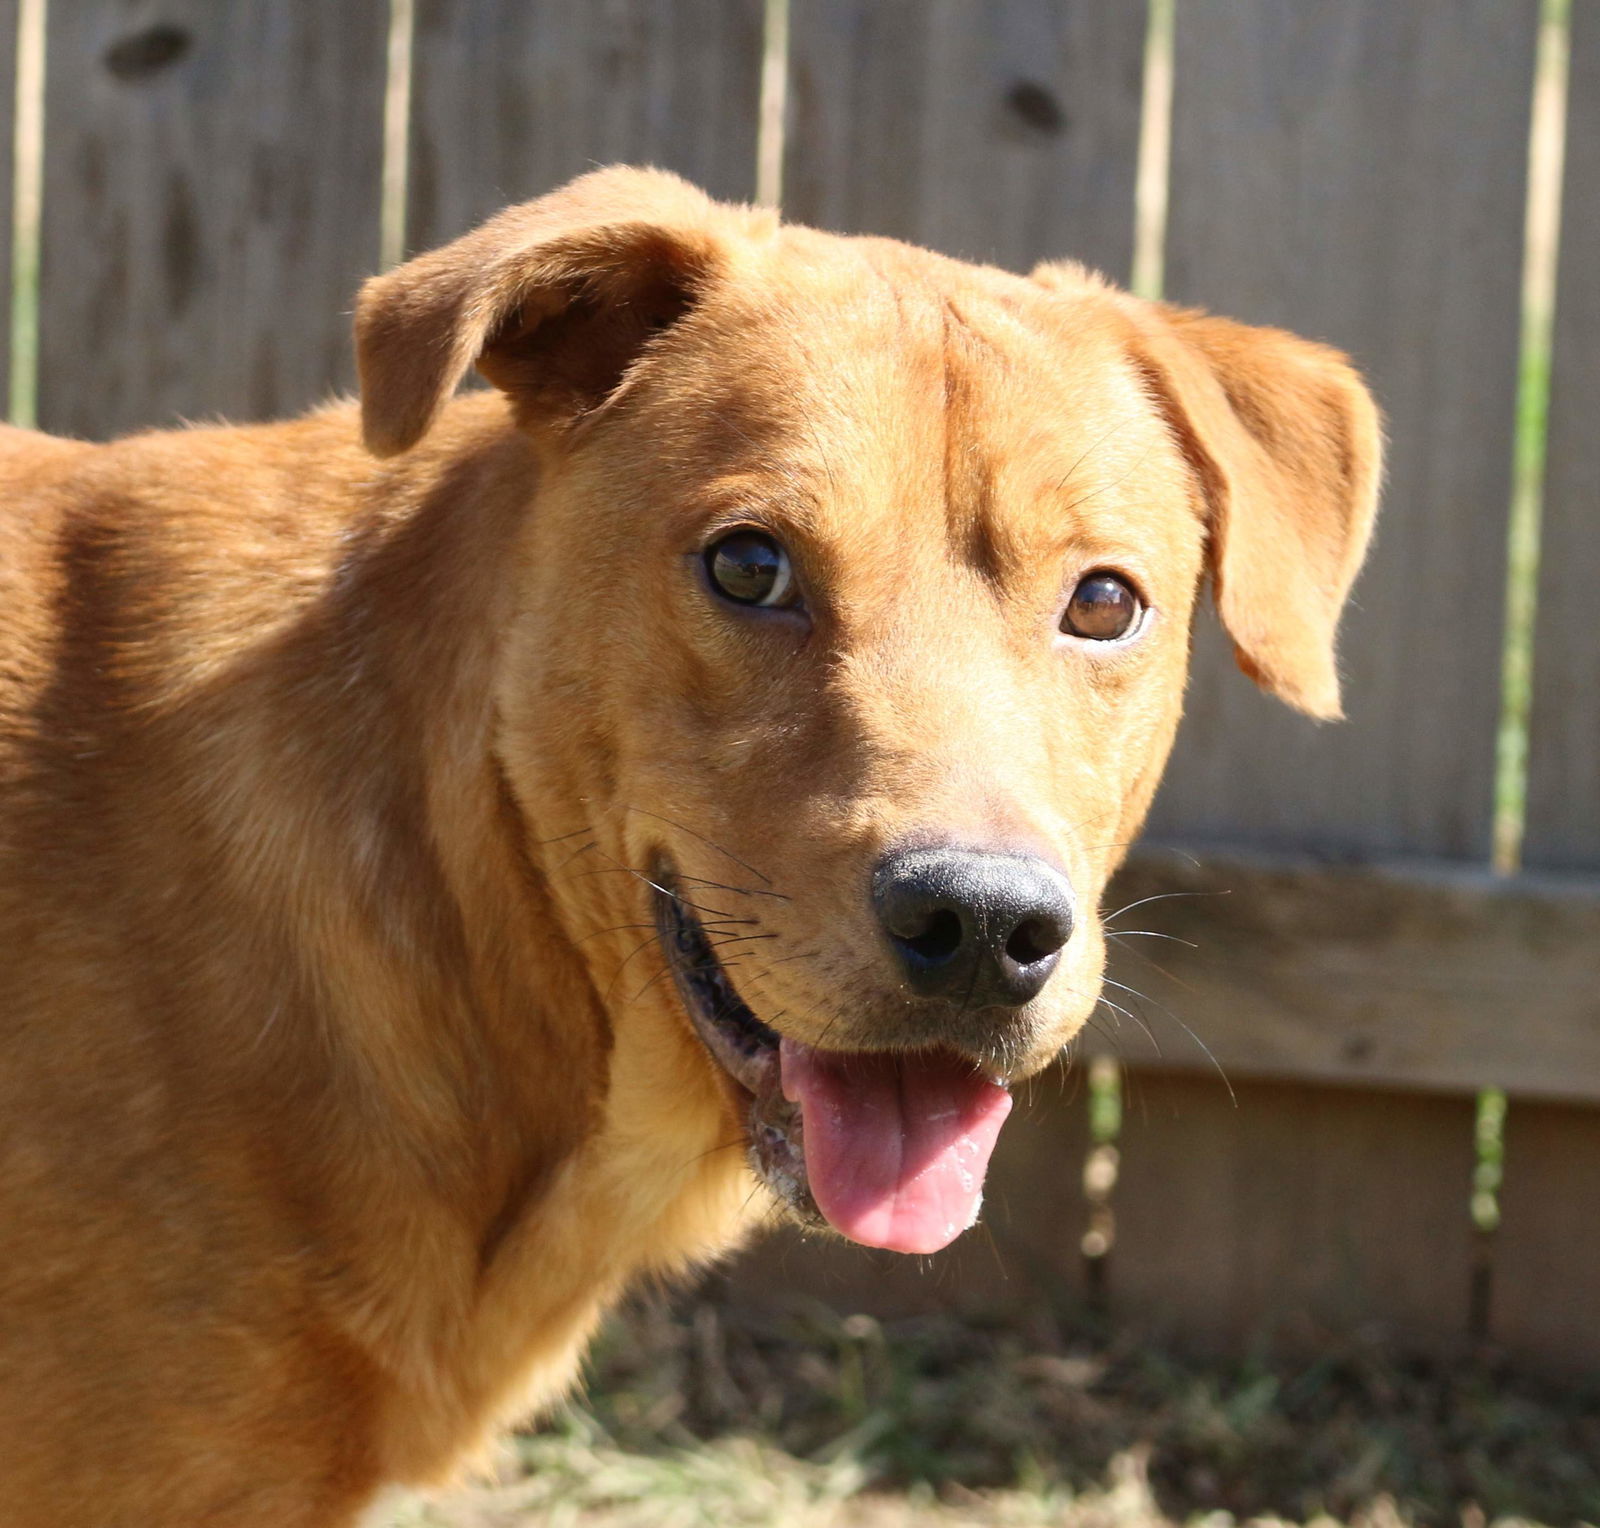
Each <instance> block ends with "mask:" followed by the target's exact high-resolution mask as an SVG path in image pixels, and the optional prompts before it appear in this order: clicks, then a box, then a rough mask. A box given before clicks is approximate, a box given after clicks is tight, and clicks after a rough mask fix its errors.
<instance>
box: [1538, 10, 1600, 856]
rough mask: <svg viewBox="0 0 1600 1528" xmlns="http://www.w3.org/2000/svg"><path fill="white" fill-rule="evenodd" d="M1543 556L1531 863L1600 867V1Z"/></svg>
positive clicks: (1583, 96)
mask: <svg viewBox="0 0 1600 1528" xmlns="http://www.w3.org/2000/svg"><path fill="white" fill-rule="evenodd" d="M1570 88H1571V94H1570V96H1569V110H1568V117H1567V167H1566V177H1565V178H1566V187H1565V195H1564V197H1563V200H1562V214H1561V215H1562V236H1561V265H1560V287H1559V290H1558V293H1557V297H1556V313H1555V353H1554V356H1553V376H1552V379H1551V386H1552V391H1551V402H1550V437H1549V442H1550V446H1549V458H1548V463H1547V469H1546V476H1545V507H1544V557H1543V559H1542V567H1541V579H1540V589H1539V619H1538V631H1537V634H1536V640H1535V644H1534V691H1533V715H1532V722H1531V727H1530V743H1529V746H1530V756H1529V781H1528V817H1527V840H1526V843H1525V846H1524V850H1525V853H1524V857H1525V859H1526V862H1527V863H1528V864H1530V865H1542V866H1550V867H1583V868H1585V869H1600V622H1597V621H1596V620H1595V590H1596V589H1597V588H1600V430H1597V429H1596V428H1595V421H1596V419H1597V418H1600V258H1597V256H1596V251H1600V7H1597V6H1594V5H1578V6H1574V7H1573V10H1572V74H1571V87H1570Z"/></svg>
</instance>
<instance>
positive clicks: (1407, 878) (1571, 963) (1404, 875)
mask: <svg viewBox="0 0 1600 1528" xmlns="http://www.w3.org/2000/svg"><path fill="white" fill-rule="evenodd" d="M1146 899H1153V900H1148V901H1147V900H1146ZM1154 899H1159V900H1154ZM1126 904H1143V905H1136V906H1134V907H1133V908H1132V909H1131V910H1130V911H1129V913H1128V914H1127V915H1126V916H1124V917H1114V918H1112V919H1111V920H1110V923H1111V925H1112V927H1113V928H1123V929H1142V930H1152V931H1154V932H1155V933H1157V934H1160V935H1165V936H1167V937H1165V938H1160V939H1152V938H1149V937H1147V936H1144V935H1138V936H1133V937H1129V938H1126V939H1122V940H1120V941H1113V943H1114V945H1115V947H1116V954H1115V955H1114V956H1113V960H1112V965H1111V974H1112V978H1113V980H1114V981H1116V982H1120V983H1122V984H1124V986H1125V987H1126V988H1132V989H1136V990H1137V993H1138V994H1139V995H1138V996H1135V995H1134V993H1132V992H1129V991H1126V990H1119V989H1118V988H1117V987H1112V988H1110V989H1109V990H1108V993H1107V995H1108V996H1109V997H1111V998H1113V999H1115V1000H1116V1001H1117V1002H1118V1003H1120V1004H1122V1005H1123V1006H1124V1007H1126V1008H1130V1009H1133V1010H1136V1011H1137V1012H1138V1013H1139V1014H1140V1016H1141V1017H1142V1018H1143V1020H1144V1021H1145V1023H1147V1024H1148V1025H1149V1026H1150V1029H1151V1031H1152V1033H1153V1035H1154V1036H1155V1037H1156V1039H1157V1040H1158V1041H1159V1042H1160V1045H1161V1056H1160V1058H1159V1059H1158V1058H1157V1057H1156V1056H1154V1055H1153V1050H1154V1045H1153V1042H1152V1040H1151V1038H1150V1037H1148V1036H1146V1035H1145V1034H1143V1033H1142V1032H1141V1030H1140V1029H1139V1027H1138V1025H1137V1023H1136V1022H1135V1021H1133V1020H1132V1019H1116V1016H1115V1014H1114V1013H1106V1014H1102V1015H1101V1016H1100V1017H1099V1019H1098V1020H1097V1021H1096V1022H1097V1024H1098V1025H1100V1026H1102V1028H1103V1029H1104V1030H1105V1033H1103V1034H1102V1033H1095V1034H1093V1035H1091V1037H1090V1040H1091V1043H1090V1046H1089V1048H1090V1049H1091V1050H1092V1051H1103V1050H1106V1049H1108V1048H1109V1049H1111V1050H1113V1051H1120V1052H1122V1053H1123V1054H1125V1055H1127V1056H1128V1057H1129V1058H1130V1059H1133V1060H1135V1061H1140V1062H1143V1061H1151V1062H1153V1063H1154V1064H1156V1065H1160V1066H1165V1067H1174V1068H1177V1067H1181V1068H1183V1069H1185V1070H1198V1071H1207V1070H1210V1069H1211V1068H1212V1066H1213V1063H1212V1060H1211V1055H1208V1053H1207V1052H1208V1050H1209V1052H1210V1053H1211V1054H1214V1055H1215V1056H1216V1058H1217V1060H1218V1061H1220V1062H1221V1064H1222V1065H1223V1066H1225V1067H1226V1068H1227V1069H1228V1071H1229V1072H1230V1074H1237V1075H1244V1076H1265V1077H1292V1078H1297V1079H1300V1080H1303V1081H1311V1080H1317V1079H1320V1080H1323V1081H1328V1082H1346V1083H1352V1084H1366V1085H1370V1086H1378V1087H1390V1088H1394V1087H1413V1088H1423V1089H1433V1088H1437V1089H1442V1090H1446V1091H1449V1090H1455V1091H1459V1092H1464V1091H1470V1090H1472V1089H1474V1088H1480V1087H1506V1088H1512V1089H1516V1090H1518V1091H1520V1092H1522V1093H1524V1094H1531V1095H1542V1096H1544V1097H1547V1098H1565V1099H1590V1100H1594V1101H1596V1102H1600V979H1597V977H1596V955H1595V951H1596V950H1597V949H1600V881H1589V882H1586V883H1583V882H1576V883H1568V882H1567V881H1566V880H1565V879H1563V878H1556V877H1546V878H1544V879H1542V880H1541V879H1540V878H1537V877H1533V876H1528V877H1523V878H1520V879H1517V880H1508V879H1506V878H1503V877H1496V876H1493V875H1491V874H1490V872H1488V871H1487V870H1483V871H1473V870H1468V869H1465V868H1462V867H1456V868H1454V869H1451V868H1448V867H1443V866H1438V865H1434V866H1431V867H1426V866H1415V867H1412V868H1411V869H1410V870H1409V871H1402V870H1401V869H1400V868H1393V869H1390V870H1385V871H1381V872H1380V871H1378V870H1373V869H1360V868H1352V867H1348V866H1346V867H1342V868H1341V867H1337V866H1316V865H1305V864H1296V863H1292V862H1274V861H1268V860H1255V861H1248V860H1243V859H1237V858H1236V859H1232V860H1226V859H1215V858H1212V859H1207V860H1206V861H1204V862H1203V863H1201V862H1196V861H1195V860H1193V859H1190V858H1188V857H1185V856H1176V855H1165V854H1161V853H1158V852H1156V851H1145V852H1143V853H1141V854H1140V855H1138V856H1137V857H1136V858H1135V859H1134V861H1133V862H1132V863H1130V864H1129V865H1128V866H1127V867H1126V868H1125V869H1124V871H1123V872H1122V874H1121V875H1120V876H1119V877H1118V878H1117V880H1116V882H1115V883H1114V885H1113V887H1112V889H1111V894H1110V899H1109V900H1108V902H1107V906H1108V907H1110V908H1118V907H1121V906H1124V905H1126ZM1174 941H1183V942H1174ZM1145 994H1148V997H1146V996H1145ZM1114 1019H1115V1020H1116V1021H1115V1023H1114V1024H1113V1020H1114ZM1185 1026H1187V1030H1190V1031H1193V1035H1191V1034H1190V1033H1188V1032H1186V1029H1185ZM1195 1037H1198V1038H1195ZM1200 1041H1204V1048H1203V1047H1202V1045H1201V1044H1200Z"/></svg>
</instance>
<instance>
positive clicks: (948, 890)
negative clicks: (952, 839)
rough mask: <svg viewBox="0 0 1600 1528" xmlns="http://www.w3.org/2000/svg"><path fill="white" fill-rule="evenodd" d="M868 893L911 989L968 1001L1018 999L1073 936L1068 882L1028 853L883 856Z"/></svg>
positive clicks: (986, 1004)
mask: <svg viewBox="0 0 1600 1528" xmlns="http://www.w3.org/2000/svg"><path fill="white" fill-rule="evenodd" d="M872 901H873V905H874V906H875V907H876V908H877V912H878V921H879V922H880V923H881V924H882V925H883V928H884V932H885V933H887V934H888V936H889V945H890V947H891V948H892V949H893V950H894V953H895V956H896V958H897V959H898V960H899V962H900V968H901V971H902V973H903V974H904V977H905V980H906V983H907V985H908V986H909V987H910V988H911V990H912V991H913V992H915V993H917V994H918V995H919V996H922V997H942V998H952V999H954V1000H956V1001H958V1002H960V1003H962V1005H963V1006H964V1007H968V1008H992V1007H1003V1008H1018V1007H1021V1005H1022V1004H1023V1003H1026V1002H1027V1001H1028V1000H1029V999H1030V998H1032V997H1035V996H1037V994H1038V992H1039V989H1040V988H1041V987H1043V986H1044V984H1045V982H1046V981H1048V980H1049V978H1050V973H1051V972H1052V971H1053V970H1055V968H1056V962H1057V960H1058V959H1059V958H1060V954H1061V947H1062V946H1063V945H1064V944H1066V942H1067V940H1068V939H1070V938H1071V937H1072V888H1071V886H1070V885H1068V883H1067V879H1066V877H1065V876H1064V875H1062V874H1061V873H1060V872H1059V871H1057V870H1053V869H1051V867H1050V866H1049V865H1047V864H1046V863H1045V862H1044V861H1043V860H1041V859H1035V858H1033V857H1032V856H1031V855H1021V854H974V853H971V852H969V851H967V850H963V849H912V850H909V851H906V852H904V853H899V854H891V855H888V856H886V857H885V858H884V859H883V861H882V862H881V863H880V864H879V866H878V868H877V870H876V871H875V872H874V873H873V877H872Z"/></svg>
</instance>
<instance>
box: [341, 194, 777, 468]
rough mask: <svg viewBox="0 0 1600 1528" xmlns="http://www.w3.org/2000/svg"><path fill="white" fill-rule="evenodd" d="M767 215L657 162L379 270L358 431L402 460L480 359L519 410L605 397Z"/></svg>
mask: <svg viewBox="0 0 1600 1528" xmlns="http://www.w3.org/2000/svg"><path fill="white" fill-rule="evenodd" d="M771 222H772V217H771V214H770V213H762V212H756V211H747V210H742V209H734V208H730V207H723V206H719V205H718V204H717V203H715V202H713V201H712V200H711V199H710V198H709V197H707V196H706V195H705V194H704V193H703V192H701V191H698V190H696V189H695V187H693V186H691V185H690V184H689V183H688V182H687V181H683V180H680V179H679V178H678V177H677V176H675V175H669V174H666V173H665V172H663V171H659V170H631V169H625V168H615V169H609V170H598V171H596V172H595V173H593V174H591V175H585V176H583V177H582V178H581V179H579V180H575V181H573V182H571V183H570V184H569V185H567V186H565V187H563V188H562V189H561V190H559V191H555V192H552V193H551V194H550V195H549V196H544V197H541V198H540V199H539V200H537V201H533V202H527V203H524V204H523V205H522V206H520V207H512V208H509V209H508V210H507V211H505V212H502V213H500V214H499V215H498V216H497V217H494V218H491V219H490V220H489V221H488V222H487V223H485V224H483V225H482V226H481V227H480V228H477V229H475V230H474V231H473V232H471V233H469V234H467V235H465V236H464V237H463V238H460V239H457V240H456V241H455V242H454V243H453V244H447V245H445V246H444V247H443V248H442V249H436V250H433V251H431V252H430V253H428V254H425V255H419V256H418V257H417V258H416V259H415V260H411V261H408V262H407V263H406V264H405V265H402V266H400V267H398V268H397V269H395V270H393V271H390V272H388V273H387V274H386V275H383V276H376V277H374V278H373V279H372V280H371V281H369V282H367V284H366V286H365V287H363V288H362V291H361V297H360V300H359V302H358V304H357V307H356V326H355V327H356V362H357V367H358V370H359V372H360V377H361V428H362V433H363V436H364V438H365V440H366V444H367V448H368V449H369V450H370V451H372V452H373V454H374V455H377V456H393V455H395V454H396V453H397V452H400V451H405V450H407V449H409V448H410V447H411V446H413V445H415V444H416V443H417V442H418V441H419V440H421V439H422V437H423V436H424V435H425V434H426V433H427V432H428V429H429V428H430V427H431V426H432V424H433V423H434V421H435V420H436V419H437V418H438V416H439V413H440V411H441V410H442V409H443V408H444V405H445V403H446V402H447V401H448V400H449V398H450V396H451V394H452V393H453V392H454V391H455V389H456V387H457V385H458V384H459V383H460V381H461V379H462V377H464V376H465V375H466V373H467V371H468V370H469V369H470V368H471V367H472V366H473V365H474V364H476V365H477V367H478V369H479V370H480V371H481V372H482V373H483V374H484V376H486V377H487V378H488V379H489V380H490V381H491V382H492V383H494V385H495V386H496V387H498V388H500V389H501V390H502V391H503V392H505V393H507V394H508V395H509V396H510V397H511V398H512V400H513V402H514V403H515V404H516V407H517V417H518V419H519V421H523V422H531V421H533V420H536V419H539V418H541V417H543V418H548V419H550V420H551V421H559V420H561V419H564V418H572V417H575V416H576V415H578V414H580V413H582V412H584V411H585V410H587V409H590V408H593V407H594V406H595V405H596V404H598V403H600V402H602V401H603V400H604V399H605V398H606V397H607V396H608V395H609V394H610V393H611V392H612V391H614V390H615V388H616V387H617V385H618V384H619V383H620V382H621V380H622V378H623V377H624V376H625V375H626V373H627V371H628V368H629V367H630V366H631V365H632V364H633V362H634V361H635V360H636V359H637V358H638V357H639V355H640V353H641V352H642V351H643V350H644V348H645V346H646V344H647V343H648V341H649V340H650V338H651V336H652V335H654V334H656V333H657V332H658V331H660V330H661V329H664V328H666V327H668V326H669V325H671V324H672V323H674V322H675V321H676V320H677V319H679V318H681V317H682V316H683V314H684V313H685V312H687V311H688V309H689V308H690V307H691V306H692V305H693V304H694V302H695V300H696V298H697V295H698V294H699V292H700V291H701V290H702V289H703V288H704V287H705V285H706V283H707V282H708V281H709V280H710V279H711V277H712V276H713V275H714V273H715V272H716V270H717V269H718V268H719V266H720V265H721V264H722V262H723V260H724V258H725V255H726V248H727V234H728V233H730V232H733V231H735V229H736V227H737V228H738V229H739V230H741V231H748V232H760V231H763V228H764V226H766V225H770V224H771Z"/></svg>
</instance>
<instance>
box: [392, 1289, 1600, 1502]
mask: <svg viewBox="0 0 1600 1528" xmlns="http://www.w3.org/2000/svg"><path fill="white" fill-rule="evenodd" d="M394 1521H395V1523H396V1524H397V1525H405V1528H511V1525H518V1528H526V1525H531V1524H540V1525H544V1524H572V1525H574V1528H602V1525H603V1528H699V1525H702V1524H704V1525H713V1524H714V1525H718V1528H724V1525H725V1528H742V1525H746V1524H749V1525H755V1524H774V1525H779V1524H781V1525H785V1528H791V1525H792V1528H822V1525H840V1528H899V1525H910V1524H913V1523H915V1524H924V1525H929V1528H956V1525H973V1528H977V1525H985V1528H988V1525H994V1528H999V1525H1008V1528H1024V1525H1034V1524H1040V1525H1042V1524H1051V1525H1067V1528H1101V1525H1104V1528H1152V1525H1155V1524H1159V1523H1178V1522H1189V1523H1200V1524H1203V1525H1205V1528H1222V1525H1225V1524H1228V1523H1234V1522H1240V1521H1254V1522H1261V1523H1267V1522H1302V1523H1311V1522H1318V1521H1320V1522H1322V1523H1324V1524H1326V1525H1328V1528H1333V1525H1334V1524H1335V1523H1341V1522H1342V1523H1349V1524H1352V1525H1363V1528H1390V1525H1394V1528H1398V1525H1400V1524H1402V1523H1404V1524H1436V1523H1437V1524H1443V1523H1463V1524H1465V1525H1467V1528H1481V1525H1485V1524H1487V1523H1489V1522H1491V1521H1493V1522H1501V1523H1512V1522H1521V1521H1529V1522H1542V1523H1548V1524H1567V1523H1578V1522H1588V1523H1591V1524H1592V1523H1600V1389H1592V1390H1589V1391H1582V1390H1572V1389H1567V1390H1562V1389H1559V1388H1556V1387H1551V1386H1548V1385H1539V1384H1536V1383H1534V1382H1532V1381H1530V1380H1527V1379H1525V1378H1521V1377H1518V1376H1515V1375H1512V1374H1510V1373H1508V1372H1506V1371H1505V1370H1504V1369H1503V1368H1501V1367H1498V1366H1497V1365H1496V1364H1495V1363H1494V1362H1493V1361H1492V1360H1490V1359H1487V1358H1484V1357H1481V1356H1480V1357H1477V1358H1474V1359H1471V1360H1462V1361H1461V1362H1458V1363H1454V1364H1445V1365H1441V1364H1424V1363H1401V1362H1397V1361H1395V1360H1394V1359H1393V1358H1392V1357H1390V1356H1389V1355H1387V1354H1386V1353H1385V1352H1384V1351H1383V1350H1382V1349H1381V1347H1379V1346H1377V1345H1375V1344H1371V1343H1367V1344H1363V1343H1360V1342H1345V1343H1340V1344H1337V1345H1332V1344H1330V1346H1329V1348H1328V1350H1327V1351H1326V1352H1325V1353H1324V1354H1322V1355H1321V1357H1320V1358H1319V1359H1318V1360H1317V1361H1316V1362H1314V1363H1302V1364H1298V1365H1290V1364H1269V1363H1267V1362H1265V1361H1262V1360H1245V1361H1232V1362H1228V1363H1215V1362H1214V1363H1209V1364H1207V1363H1200V1362H1196V1361H1185V1360H1183V1359H1181V1358H1179V1357H1177V1356H1175V1355H1174V1354H1172V1353H1171V1352H1170V1351H1167V1350H1165V1349H1163V1348H1160V1347H1157V1346H1152V1345H1149V1344H1146V1343H1143V1342H1141V1341H1139V1340H1138V1339H1137V1338H1136V1337H1135V1336H1133V1335H1132V1334H1127V1333H1123V1334H1121V1335H1119V1336H1114V1337H1106V1336H1103V1335H1102V1336H1095V1335H1093V1334H1092V1332H1090V1331H1089V1330H1088V1328H1087V1327H1086V1326H1085V1324H1084V1323H1082V1322H1078V1323H1063V1322H1061V1321H1059V1320H1057V1319H1056V1318H1054V1317H1051V1316H1048V1315H1044V1314H1041V1315H1040V1316H1039V1317H1038V1318H1037V1319H1036V1320H1035V1321H1033V1322H1032V1323H1030V1324H1028V1325H1027V1326H1026V1328H1023V1327H1018V1326H1017V1325H1015V1324H1012V1325H1008V1326H1004V1327H992V1328H985V1327H983V1326H976V1325H972V1324H963V1323H959V1322H956V1321H953V1320H946V1319H938V1320H918V1321H908V1322H903V1323H897V1324H894V1325H890V1326H884V1325H880V1324H879V1323H878V1322H876V1321H873V1320H871V1319H870V1318H867V1317H864V1316H850V1317H843V1318H841V1317H840V1316H838V1315H836V1314H834V1313H831V1312H828V1311H826V1310H824V1309H821V1308H814V1309H812V1308H808V1309H803V1310H801V1309H792V1308H791V1309H789V1310H788V1311H786V1312H782V1313H776V1314H775V1313H771V1312H768V1313H764V1314H754V1313H751V1312H749V1311H743V1310H738V1309H732V1308H727V1307H724V1306H721V1305H719V1304H718V1303H716V1302H715V1301H714V1300H712V1299H709V1298H702V1299H698V1300H692V1301H688V1302H684V1303H682V1304H680V1305H679V1306H678V1307H677V1308H676V1309H674V1308H671V1307H668V1306H666V1305H662V1304H652V1305H646V1306H641V1307H640V1308H638V1309H636V1310H634V1311H632V1312H630V1313H629V1314H628V1315H627V1316H626V1317H624V1318H623V1319H622V1320H620V1321H619V1322H617V1323H615V1324H614V1325H613V1327H612V1329H611V1331H610V1332H609V1334H608V1336H607V1338H606V1340H605V1341H604V1342H603V1343H602V1344H601V1346H600V1348H599V1349H598V1350H597V1353H596V1356H595V1360H594V1364H593V1380H592V1383H591V1386H590V1390H589V1393H588V1395H587V1397H586V1399H585V1400H584V1401H583V1403H582V1404H581V1405H574V1406H573V1407H570V1408H568V1409H567V1410H566V1411H565V1412H564V1413H563V1414H562V1415H561V1416H560V1417H558V1418H556V1419H554V1420H553V1421H552V1422H551V1423H550V1424H549V1425H547V1426H546V1427H544V1428H542V1429H541V1430H539V1431H537V1432H534V1433H531V1434H528V1435H526V1436H524V1437H521V1438H519V1439H517V1440H515V1441H514V1443H513V1444H512V1445H511V1446H510V1447H509V1448H508V1451H507V1456H506V1460H505V1463H504V1466H503V1468H502V1471H501V1479H500V1482H499V1483H498V1484H496V1485H494V1486H485V1487H479V1488H475V1489H470V1490H466V1491H463V1492H460V1493H457V1494H456V1495H454V1496H452V1497H450V1498H448V1499H447V1500H441V1501H440V1502H437V1503H435V1504H432V1505H423V1504H420V1503H417V1504H411V1505H410V1506H408V1507H406V1508H404V1509H402V1511H401V1513H400V1515H399V1516H398V1517H396V1518H395V1520H394Z"/></svg>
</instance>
